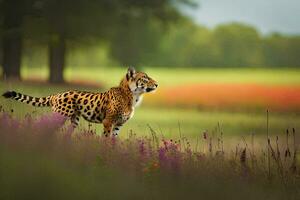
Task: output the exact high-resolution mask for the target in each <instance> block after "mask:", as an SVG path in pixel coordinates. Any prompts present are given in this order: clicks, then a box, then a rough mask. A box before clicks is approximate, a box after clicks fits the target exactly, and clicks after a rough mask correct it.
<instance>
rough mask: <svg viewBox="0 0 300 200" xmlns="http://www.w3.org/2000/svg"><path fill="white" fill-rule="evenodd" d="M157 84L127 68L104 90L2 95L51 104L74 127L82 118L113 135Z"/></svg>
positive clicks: (39, 105) (106, 133) (46, 104)
mask: <svg viewBox="0 0 300 200" xmlns="http://www.w3.org/2000/svg"><path fill="white" fill-rule="evenodd" d="M157 87H158V83H157V82H156V81H155V80H154V79H152V78H151V77H149V76H148V75H147V74H146V73H145V72H141V71H136V70H135V68H134V67H129V68H128V69H127V72H126V74H125V76H124V77H123V78H122V79H121V81H120V83H119V85H118V86H117V87H112V88H110V89H109V90H107V91H105V92H86V91H78V90H69V91H66V92H62V93H58V94H53V95H49V96H46V97H32V96H29V95H26V94H22V93H19V92H16V91H7V92H5V93H3V94H2V96H3V97H4V98H7V99H14V100H16V101H19V102H23V103H26V104H29V105H32V106H36V107H51V110H52V112H54V113H59V114H61V115H63V116H65V117H66V118H67V119H69V120H70V122H71V125H72V127H73V128H74V129H75V128H76V127H78V125H79V120H80V118H81V117H82V118H83V119H85V120H86V121H88V122H92V123H100V124H101V123H102V124H103V134H104V135H105V136H106V137H108V136H117V135H118V134H119V133H120V130H121V127H122V126H123V125H124V124H125V123H126V122H127V121H128V120H129V119H131V118H132V117H133V115H134V110H135V108H136V107H137V106H138V105H139V104H140V103H141V101H142V98H143V95H144V94H145V93H150V92H154V91H156V89H157Z"/></svg>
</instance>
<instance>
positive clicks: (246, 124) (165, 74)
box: [0, 68, 300, 138]
mask: <svg viewBox="0 0 300 200" xmlns="http://www.w3.org/2000/svg"><path fill="white" fill-rule="evenodd" d="M125 71H126V69H120V68H113V69H107V68H103V69H93V70H91V71H90V70H85V69H84V68H79V69H74V70H71V69H70V68H68V69H67V70H66V77H67V79H68V80H77V81H79V80H81V81H86V82H87V83H103V84H100V85H101V86H102V88H101V89H100V91H102V90H104V89H107V88H109V87H111V86H114V85H116V84H117V83H118V82H119V80H120V78H121V77H122V76H123V75H124V73H125ZM146 71H147V72H149V74H150V75H151V76H153V77H154V78H156V79H157V80H158V82H159V83H160V86H159V90H158V92H157V93H154V94H147V95H145V98H144V104H142V105H141V107H139V108H137V109H136V112H135V116H134V118H133V119H131V120H130V121H129V122H128V124H126V125H125V126H124V128H123V130H122V135H126V134H127V133H128V132H129V131H130V130H133V131H134V132H136V133H137V134H139V135H147V134H149V127H148V125H150V126H151V127H153V128H154V129H155V130H156V131H157V132H159V133H163V134H164V135H165V136H168V137H176V136H178V135H179V126H180V128H181V132H182V134H185V135H186V136H188V137H192V138H194V137H196V136H198V135H201V134H202V132H203V131H205V130H207V131H213V130H214V129H215V128H216V126H217V124H218V123H219V124H220V125H221V128H222V131H223V132H224V134H225V135H229V136H232V135H236V136H237V135H249V134H252V133H254V134H257V135H263V134H265V131H266V109H267V108H265V107H263V106H261V107H259V108H257V109H248V110H247V107H246V109H235V106H234V105H233V106H232V105H231V107H230V109H225V110H222V109H210V108H209V107H208V108H207V107H205V106H202V107H184V106H181V107H178V106H176V104H175V105H173V106H168V104H172V102H168V101H167V102H164V104H162V103H161V102H163V101H162V100H161V99H158V100H156V101H157V102H156V103H155V104H153V101H152V100H153V99H155V98H156V96H159V95H160V93H159V91H160V90H167V88H170V87H171V86H172V87H173V88H174V86H175V85H178V88H181V89H180V90H182V91H187V90H186V89H184V85H185V84H208V83H220V84H232V85H239V84H258V83H259V84H262V83H263V84H264V85H267V86H269V87H275V88H276V87H283V86H284V87H289V86H293V87H296V86H299V85H300V70H298V69H284V70H282V69H209V70H208V69H174V70H168V69H164V68H158V69H153V68H151V69H147V68H146ZM22 75H23V77H24V78H26V79H28V78H31V79H32V78H35V77H38V78H39V79H45V78H46V76H47V71H46V70H45V69H42V70H37V69H35V70H32V71H29V70H28V69H27V68H24V69H23V71H22ZM104 83H105V84H104ZM70 88H71V89H72V88H73V89H82V90H93V91H97V88H86V87H79V88H77V86H76V87H74V86H73V87H70V86H68V87H67V86H59V85H55V86H53V85H47V84H40V85H39V86H38V85H37V84H24V83H22V82H21V83H15V82H12V83H9V82H3V83H0V91H1V92H3V91H5V90H7V89H8V90H11V89H15V90H18V91H22V92H24V93H26V94H31V95H34V96H45V95H48V94H52V93H56V92H61V91H65V90H68V89H70ZM226 90H228V89H226ZM235 91H236V90H235ZM235 91H233V93H234V92H235ZM168 95H169V97H172V94H168ZM297 95H298V94H297ZM197 96H198V95H197V92H195V93H194V96H190V98H192V99H197V98H199V97H197ZM204 96H205V95H204ZM224 96H226V95H222V93H221V95H219V97H218V98H217V99H222V98H223V97H224ZM185 97H186V95H185V96H184V95H183V96H178V97H177V98H176V97H175V98H171V101H172V99H173V100H174V99H175V100H180V99H181V100H182V101H185ZM246 99H247V100H248V101H254V99H251V98H246ZM273 99H274V98H273ZM273 99H272V98H271V101H273ZM200 100H202V99H200ZM274 100H275V99H274ZM235 101H236V102H237V103H236V104H237V105H238V102H239V101H240V102H241V99H239V98H237V97H236V98H235ZM207 102H208V103H211V102H212V101H210V100H209V99H208V101H207ZM281 103H284V102H281ZM0 104H2V105H3V106H4V107H5V108H7V109H8V110H10V109H11V108H16V109H14V110H15V115H17V116H19V117H22V116H24V115H25V114H26V113H29V112H30V113H31V112H36V113H41V112H45V111H49V109H47V108H46V109H40V108H32V107H29V106H27V105H21V104H20V103H15V102H10V101H7V100H4V99H1V100H0ZM160 104H161V105H160ZM284 105H285V106H286V105H287V104H284ZM236 107H238V106H236ZM269 120H270V133H272V134H274V135H279V134H283V133H284V132H285V129H287V128H292V127H294V128H296V129H300V127H299V125H300V115H299V113H298V112H296V110H295V111H293V110H291V109H290V110H289V111H288V112H273V111H272V109H271V112H270V118H269ZM82 121H83V120H82ZM87 126H88V125H87V123H82V127H87ZM92 127H93V128H96V127H97V131H99V132H100V130H101V127H102V126H101V125H92Z"/></svg>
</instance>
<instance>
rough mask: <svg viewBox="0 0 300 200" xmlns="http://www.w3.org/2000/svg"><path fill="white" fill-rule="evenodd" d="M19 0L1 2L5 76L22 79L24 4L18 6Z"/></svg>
mask: <svg viewBox="0 0 300 200" xmlns="http://www.w3.org/2000/svg"><path fill="white" fill-rule="evenodd" d="M18 3H20V1H19V0H4V1H1V2H0V9H1V11H0V12H1V18H2V28H1V29H2V34H1V36H2V37H1V39H2V42H1V44H2V53H3V55H2V66H3V75H4V77H5V78H15V79H20V65H21V53H22V21H23V16H24V14H25V13H24V7H22V6H24V5H23V4H24V3H22V5H20V6H16V5H17V4H18Z"/></svg>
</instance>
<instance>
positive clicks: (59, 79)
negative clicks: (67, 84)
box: [49, 35, 66, 83]
mask: <svg viewBox="0 0 300 200" xmlns="http://www.w3.org/2000/svg"><path fill="white" fill-rule="evenodd" d="M65 52H66V41H65V38H64V37H63V36H62V35H54V36H53V37H52V38H51V40H50V42H49V67H50V77H49V81H50V82H51V83H63V82H64V76H63V72H64V67H65Z"/></svg>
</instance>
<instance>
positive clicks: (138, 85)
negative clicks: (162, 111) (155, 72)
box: [125, 67, 158, 94]
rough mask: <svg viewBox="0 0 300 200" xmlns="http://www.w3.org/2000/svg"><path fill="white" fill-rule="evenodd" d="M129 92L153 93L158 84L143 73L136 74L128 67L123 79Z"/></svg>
mask: <svg viewBox="0 0 300 200" xmlns="http://www.w3.org/2000/svg"><path fill="white" fill-rule="evenodd" d="M125 79H126V81H127V84H128V86H129V88H130V90H131V91H132V92H133V93H135V94H143V93H147V92H153V91H155V90H156V89H157V87H158V84H157V82H156V81H155V80H153V79H152V78H150V77H149V76H148V75H147V74H146V73H145V72H137V71H136V70H135V69H134V68H133V67H129V68H128V70H127V73H126V77H125Z"/></svg>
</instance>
